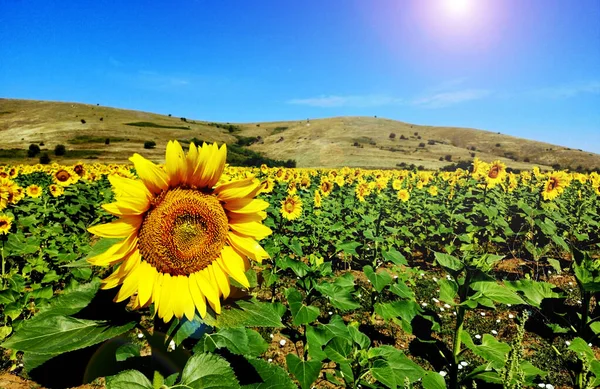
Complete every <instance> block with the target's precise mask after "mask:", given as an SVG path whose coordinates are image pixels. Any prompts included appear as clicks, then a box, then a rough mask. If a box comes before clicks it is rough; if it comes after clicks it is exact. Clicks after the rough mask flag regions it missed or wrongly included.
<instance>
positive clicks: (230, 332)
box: [194, 327, 268, 356]
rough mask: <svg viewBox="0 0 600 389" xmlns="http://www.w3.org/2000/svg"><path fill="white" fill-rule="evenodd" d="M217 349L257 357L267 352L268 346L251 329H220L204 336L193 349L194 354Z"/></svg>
mask: <svg viewBox="0 0 600 389" xmlns="http://www.w3.org/2000/svg"><path fill="white" fill-rule="evenodd" d="M219 348H227V349H228V350H229V351H231V352H232V353H233V354H238V355H248V356H258V355H260V354H262V353H264V352H265V351H266V350H267V348H268V344H267V342H265V340H264V339H263V338H262V336H260V334H259V333H258V332H256V331H254V330H252V329H249V328H244V327H239V328H222V329H220V330H219V331H218V332H216V333H213V334H206V335H204V336H203V337H202V339H200V341H199V342H198V343H197V344H196V346H195V347H194V352H196V353H198V352H213V351H215V350H216V349H219Z"/></svg>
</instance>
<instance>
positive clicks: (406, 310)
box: [374, 300, 421, 333]
mask: <svg viewBox="0 0 600 389" xmlns="http://www.w3.org/2000/svg"><path fill="white" fill-rule="evenodd" d="M374 308H375V313H377V314H378V315H379V316H381V317H382V318H384V319H385V320H390V319H394V318H398V317H399V318H401V319H402V328H403V329H404V330H405V331H407V332H410V333H412V326H411V322H412V320H413V319H414V318H415V316H417V315H418V314H419V312H421V308H420V307H419V305H418V304H417V303H416V302H414V301H410V300H401V301H393V302H389V303H375V306H374Z"/></svg>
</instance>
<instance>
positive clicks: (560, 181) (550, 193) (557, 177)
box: [542, 172, 571, 200]
mask: <svg viewBox="0 0 600 389" xmlns="http://www.w3.org/2000/svg"><path fill="white" fill-rule="evenodd" d="M570 183H571V180H570V178H569V175H568V174H567V173H565V172H552V173H550V175H549V176H548V179H547V180H546V182H545V183H544V188H543V189H542V197H543V198H544V200H554V199H555V198H557V197H558V196H559V195H560V194H561V193H562V192H564V190H565V188H566V187H567V186H569V184H570Z"/></svg>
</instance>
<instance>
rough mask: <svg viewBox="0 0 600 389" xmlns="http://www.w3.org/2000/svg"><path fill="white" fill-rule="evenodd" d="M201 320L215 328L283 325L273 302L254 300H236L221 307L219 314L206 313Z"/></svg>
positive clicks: (277, 326)
mask: <svg viewBox="0 0 600 389" xmlns="http://www.w3.org/2000/svg"><path fill="white" fill-rule="evenodd" d="M203 320H204V322H205V323H206V324H207V325H209V326H211V327H217V328H235V327H276V328H279V327H283V324H281V316H280V315H279V314H278V313H277V310H276V309H275V308H274V306H273V304H270V303H265V302H259V301H256V300H250V301H237V302H236V305H235V306H232V307H230V308H229V309H223V311H222V312H221V314H220V315H218V316H216V317H215V316H211V315H206V316H205V317H204V319H203Z"/></svg>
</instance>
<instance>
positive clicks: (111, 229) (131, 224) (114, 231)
mask: <svg viewBox="0 0 600 389" xmlns="http://www.w3.org/2000/svg"><path fill="white" fill-rule="evenodd" d="M141 224H142V217H141V216H123V217H122V218H120V219H118V220H115V221H113V222H110V223H106V224H101V225H98V226H93V227H90V228H88V231H89V232H91V233H92V234H94V235H98V236H101V237H103V238H126V237H128V236H130V235H131V234H133V233H135V232H136V231H137V230H138V228H140V225H141Z"/></svg>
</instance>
